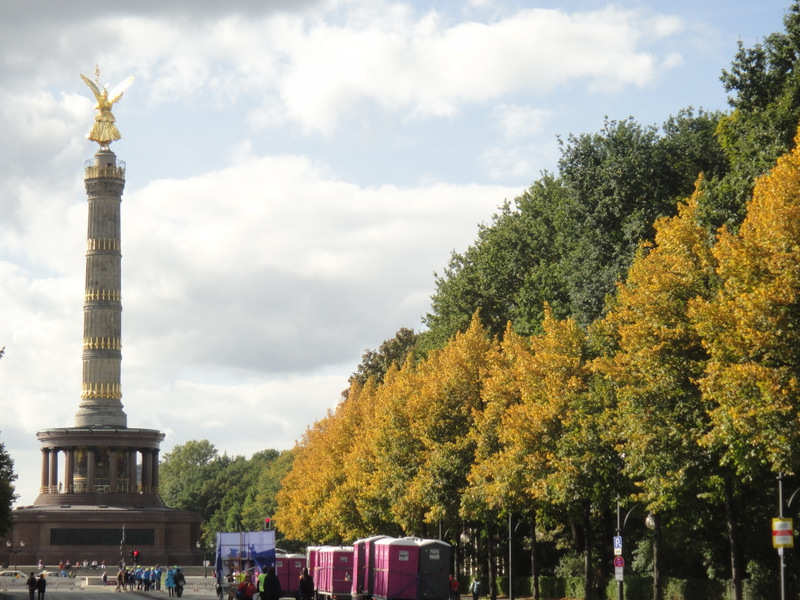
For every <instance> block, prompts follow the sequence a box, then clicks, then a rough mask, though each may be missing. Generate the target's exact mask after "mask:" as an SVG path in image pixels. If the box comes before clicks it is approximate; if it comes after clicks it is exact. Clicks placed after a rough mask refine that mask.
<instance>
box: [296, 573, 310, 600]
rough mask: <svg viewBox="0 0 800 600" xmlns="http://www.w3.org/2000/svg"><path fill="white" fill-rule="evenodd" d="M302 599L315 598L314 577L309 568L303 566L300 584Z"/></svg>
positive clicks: (299, 590)
mask: <svg viewBox="0 0 800 600" xmlns="http://www.w3.org/2000/svg"><path fill="white" fill-rule="evenodd" d="M298 592H299V594H300V600H313V598H314V578H313V577H311V575H310V574H309V572H308V568H307V567H304V568H303V573H302V575H300V586H299V589H298Z"/></svg>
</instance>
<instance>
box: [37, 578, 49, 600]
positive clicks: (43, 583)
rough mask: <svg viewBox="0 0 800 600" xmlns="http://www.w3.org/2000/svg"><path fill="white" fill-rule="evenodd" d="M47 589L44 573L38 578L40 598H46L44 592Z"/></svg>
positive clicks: (41, 599)
mask: <svg viewBox="0 0 800 600" xmlns="http://www.w3.org/2000/svg"><path fill="white" fill-rule="evenodd" d="M45 590H47V580H46V579H45V578H44V573H42V574H41V575H39V579H37V580H36V591H37V592H39V600H44V592H45Z"/></svg>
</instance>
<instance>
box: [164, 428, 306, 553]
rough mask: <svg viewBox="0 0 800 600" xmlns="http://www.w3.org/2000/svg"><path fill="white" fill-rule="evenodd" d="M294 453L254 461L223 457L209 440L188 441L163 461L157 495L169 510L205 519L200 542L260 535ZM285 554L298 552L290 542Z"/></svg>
mask: <svg viewBox="0 0 800 600" xmlns="http://www.w3.org/2000/svg"><path fill="white" fill-rule="evenodd" d="M292 457H293V455H292V452H291V451H283V452H279V451H278V450H263V451H261V452H257V453H256V454H254V455H253V456H252V457H251V458H249V459H248V458H245V457H244V456H228V455H227V454H220V453H219V452H218V451H217V449H216V448H215V447H214V444H212V443H211V442H210V441H208V440H190V441H188V442H186V443H185V444H179V445H177V446H175V447H174V448H173V449H172V450H171V451H170V452H168V453H166V454H165V455H164V457H163V464H162V466H161V471H160V482H159V492H160V494H161V497H162V498H163V499H164V501H165V502H166V504H167V506H172V507H176V508H181V509H183V510H190V511H194V512H196V513H199V514H200V515H201V516H202V517H203V539H202V543H203V545H204V546H205V548H206V549H208V550H211V549H212V547H213V545H214V543H215V539H216V537H215V536H216V532H218V531H258V530H260V529H262V528H263V527H264V517H267V516H270V515H274V514H275V509H276V501H275V495H276V493H277V491H278V489H279V488H280V482H281V479H283V477H284V476H285V475H286V473H287V472H288V471H289V470H290V469H291V465H292ZM287 544H288V545H287ZM284 547H285V548H286V549H289V550H292V549H296V546H295V545H294V544H292V542H291V541H290V540H286V541H285V542H284Z"/></svg>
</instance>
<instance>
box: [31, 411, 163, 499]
mask: <svg viewBox="0 0 800 600" xmlns="http://www.w3.org/2000/svg"><path fill="white" fill-rule="evenodd" d="M36 437H37V438H38V439H39V441H40V442H41V443H42V472H41V485H40V493H39V496H38V497H37V498H36V500H35V501H34V506H69V505H106V506H117V507H160V506H163V505H164V504H163V501H162V500H161V497H160V496H159V495H158V481H159V452H160V450H159V446H160V444H161V441H162V440H163V439H164V434H163V433H161V432H160V431H157V430H155V429H129V428H127V427H113V428H112V427H102V426H92V427H63V428H54V429H46V430H43V431H40V432H38V433H37V434H36ZM59 457H62V458H63V460H61V461H60V460H59Z"/></svg>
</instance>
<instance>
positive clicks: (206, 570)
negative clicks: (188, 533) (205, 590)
mask: <svg viewBox="0 0 800 600" xmlns="http://www.w3.org/2000/svg"><path fill="white" fill-rule="evenodd" d="M195 547H196V548H197V549H198V550H200V548H202V549H203V577H208V566H207V565H206V548H205V546H203V544H201V543H200V540H198V541H197V543H196V544H195Z"/></svg>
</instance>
